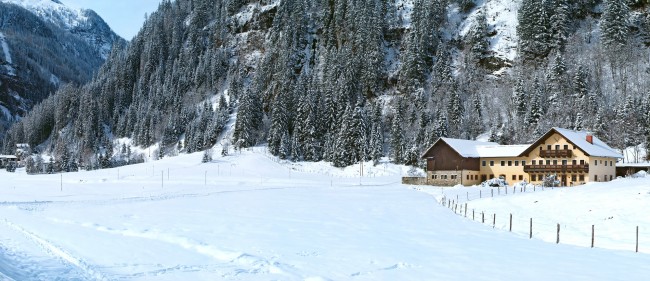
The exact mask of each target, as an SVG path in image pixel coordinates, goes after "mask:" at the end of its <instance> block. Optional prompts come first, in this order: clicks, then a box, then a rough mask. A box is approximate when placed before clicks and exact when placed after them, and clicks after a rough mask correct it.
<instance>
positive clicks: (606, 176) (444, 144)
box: [422, 128, 623, 186]
mask: <svg viewBox="0 0 650 281" xmlns="http://www.w3.org/2000/svg"><path fill="white" fill-rule="evenodd" d="M622 157H623V156H622V155H621V154H619V153H618V152H616V151H615V150H614V149H612V148H611V147H609V146H608V145H607V144H606V143H604V142H603V141H601V140H600V139H598V138H597V137H595V136H593V135H592V134H590V133H589V132H585V131H573V130H567V129H562V128H552V129H551V130H549V131H548V132H547V133H546V134H544V135H543V136H542V137H540V138H539V139H538V140H537V141H536V142H534V143H532V144H524V145H499V144H497V143H493V142H480V141H470V140H460V139H450V138H440V139H439V140H438V141H436V143H434V144H433V145H432V146H431V147H430V148H429V149H428V150H427V151H426V152H425V153H424V155H423V156H422V158H424V159H426V160H427V183H428V184H432V185H456V184H462V185H475V184H479V183H481V182H484V181H486V180H488V179H493V178H502V179H505V180H506V181H508V182H510V183H513V182H521V181H527V182H530V183H542V182H543V181H544V179H546V178H548V177H551V176H552V177H554V178H555V179H557V180H558V181H559V184H560V185H563V186H570V185H578V184H584V183H587V182H599V181H610V180H612V179H614V177H615V175H616V161H617V159H618V158H622Z"/></svg>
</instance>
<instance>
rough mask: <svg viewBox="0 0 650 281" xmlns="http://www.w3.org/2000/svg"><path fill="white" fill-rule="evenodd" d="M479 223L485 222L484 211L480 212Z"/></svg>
mask: <svg viewBox="0 0 650 281" xmlns="http://www.w3.org/2000/svg"><path fill="white" fill-rule="evenodd" d="M481 223H485V212H481Z"/></svg>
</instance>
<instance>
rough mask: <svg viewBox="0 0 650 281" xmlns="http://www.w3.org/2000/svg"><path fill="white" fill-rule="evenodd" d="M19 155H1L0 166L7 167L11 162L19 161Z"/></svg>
mask: <svg viewBox="0 0 650 281" xmlns="http://www.w3.org/2000/svg"><path fill="white" fill-rule="evenodd" d="M17 162H18V157H16V156H14V155H0V168H5V167H7V165H8V164H9V163H17Z"/></svg>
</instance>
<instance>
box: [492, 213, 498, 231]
mask: <svg viewBox="0 0 650 281" xmlns="http://www.w3.org/2000/svg"><path fill="white" fill-rule="evenodd" d="M496 225H497V214H494V215H493V216H492V228H494V227H495V226H496Z"/></svg>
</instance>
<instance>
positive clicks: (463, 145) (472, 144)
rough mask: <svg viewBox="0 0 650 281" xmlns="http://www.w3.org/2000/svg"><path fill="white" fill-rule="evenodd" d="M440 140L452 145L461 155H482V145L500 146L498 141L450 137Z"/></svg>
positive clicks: (473, 156) (474, 156) (472, 156)
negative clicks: (480, 148) (480, 150)
mask: <svg viewBox="0 0 650 281" xmlns="http://www.w3.org/2000/svg"><path fill="white" fill-rule="evenodd" d="M440 140H442V141H444V142H445V143H447V144H448V145H449V146H451V148H452V149H453V150H455V151H456V152H458V154H460V155H461V156H463V157H470V158H476V157H481V154H480V153H479V147H480V146H499V144H498V143H496V142H483V141H473V140H461V139H450V138H440Z"/></svg>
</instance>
